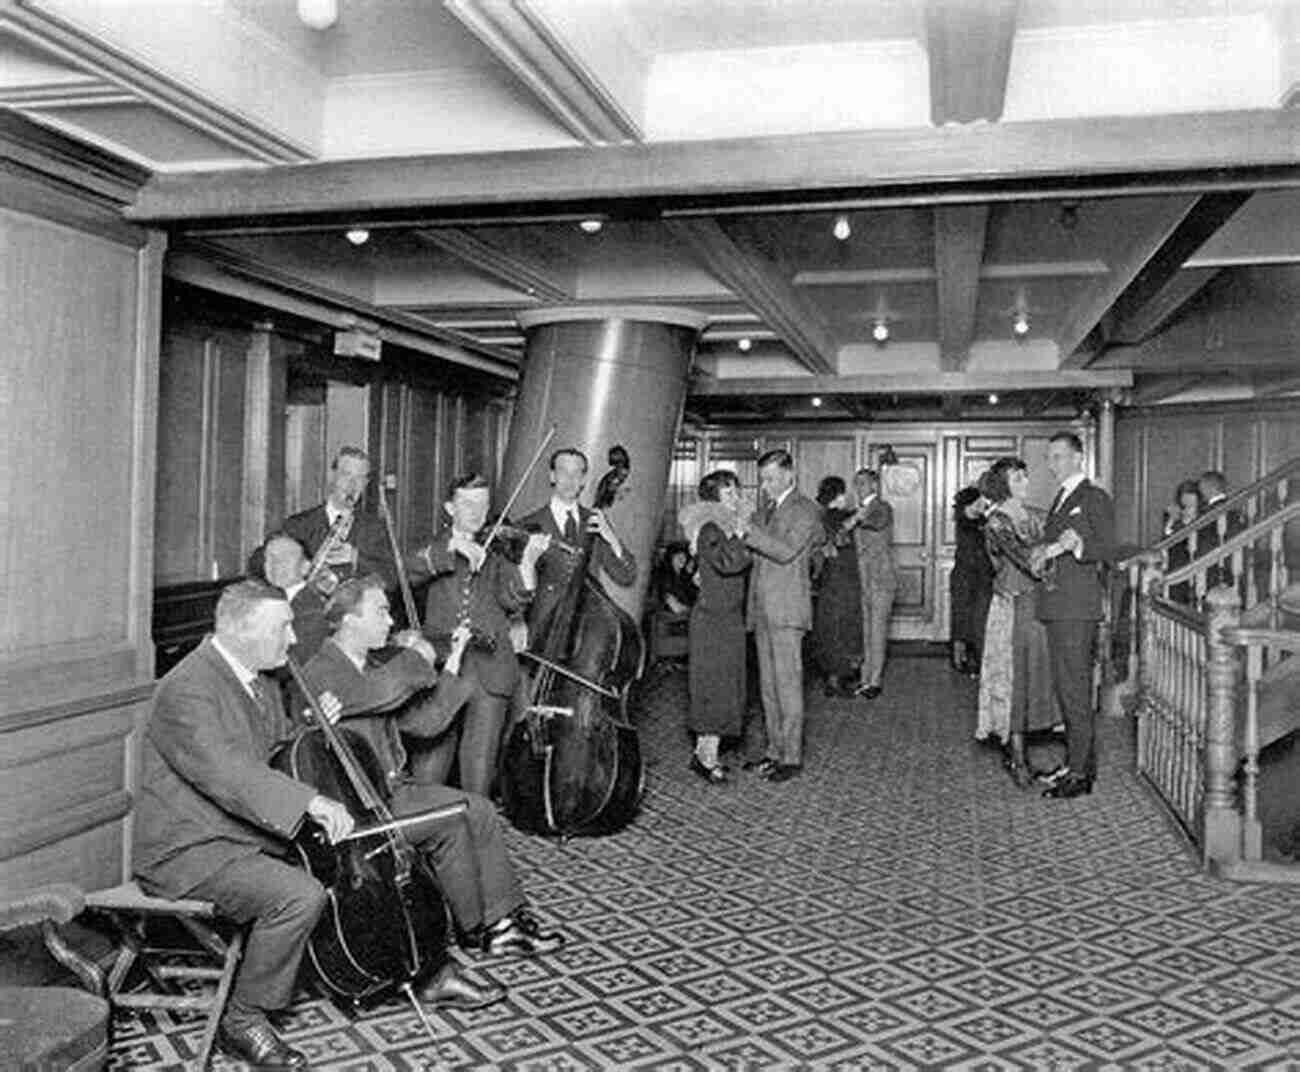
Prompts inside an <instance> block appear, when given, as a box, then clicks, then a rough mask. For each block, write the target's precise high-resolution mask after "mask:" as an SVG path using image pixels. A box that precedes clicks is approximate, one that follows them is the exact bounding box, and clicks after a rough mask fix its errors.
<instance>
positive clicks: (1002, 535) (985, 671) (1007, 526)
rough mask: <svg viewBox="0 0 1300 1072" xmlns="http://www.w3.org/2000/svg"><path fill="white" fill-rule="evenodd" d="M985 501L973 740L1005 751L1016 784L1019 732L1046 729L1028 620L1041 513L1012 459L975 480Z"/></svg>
mask: <svg viewBox="0 0 1300 1072" xmlns="http://www.w3.org/2000/svg"><path fill="white" fill-rule="evenodd" d="M980 491H981V493H982V494H983V495H984V497H985V498H986V499H987V500H988V501H989V502H990V504H991V505H990V507H989V510H988V513H987V515H986V517H987V520H986V521H985V526H984V538H985V542H986V543H987V545H988V551H989V557H990V558H991V559H992V560H993V565H994V569H995V570H996V573H995V575H994V578H993V598H992V601H991V602H990V604H989V616H988V624H987V627H986V630H985V635H984V660H983V664H982V666H981V668H980V695H979V723H978V726H977V728H976V730H975V737H976V739H977V740H981V741H982V740H986V739H988V738H990V737H998V738H1000V739H1001V740H1002V742H1003V743H1004V744H1005V745H1006V747H1007V767H1008V769H1009V770H1010V772H1011V777H1012V779H1013V780H1014V781H1015V783H1016V785H1018V786H1020V787H1021V788H1026V787H1028V786H1029V785H1030V784H1031V782H1032V778H1033V775H1032V773H1031V772H1030V770H1029V768H1028V764H1027V763H1026V761H1025V734H1026V732H1032V731H1035V730H1038V729H1046V728H1048V727H1050V726H1052V725H1054V724H1055V723H1056V722H1057V721H1058V719H1057V716H1056V696H1055V690H1054V689H1053V688H1052V673H1051V664H1050V661H1049V657H1048V651H1047V632H1046V630H1045V629H1044V628H1043V625H1042V623H1041V622H1039V621H1038V618H1037V617H1036V616H1035V614H1034V602H1035V590H1036V588H1037V586H1038V584H1039V582H1040V580H1041V578H1040V577H1039V576H1038V574H1036V573H1035V572H1034V570H1033V568H1032V566H1031V565H1030V555H1031V551H1032V549H1033V546H1034V544H1035V543H1037V542H1039V541H1040V539H1041V537H1042V532H1043V521H1044V519H1045V514H1044V512H1043V511H1042V510H1040V509H1038V508H1037V507H1033V506H1030V505H1029V504H1028V503H1027V502H1026V501H1025V499H1026V495H1027V493H1028V491H1029V467H1028V466H1027V465H1026V464H1025V463H1024V462H1023V461H1021V460H1020V459H1019V458H999V459H998V460H997V461H996V462H994V463H993V465H992V466H991V467H990V468H989V470H988V472H987V473H985V474H984V476H983V477H981V479H980Z"/></svg>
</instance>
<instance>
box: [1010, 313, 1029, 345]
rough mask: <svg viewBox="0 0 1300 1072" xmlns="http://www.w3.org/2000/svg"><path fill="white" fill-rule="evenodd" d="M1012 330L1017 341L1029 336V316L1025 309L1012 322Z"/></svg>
mask: <svg viewBox="0 0 1300 1072" xmlns="http://www.w3.org/2000/svg"><path fill="white" fill-rule="evenodd" d="M1011 330H1012V331H1013V332H1015V335H1016V338H1017V339H1023V338H1024V337H1025V336H1026V335H1028V334H1029V314H1028V313H1027V312H1025V311H1024V310H1023V309H1021V310H1019V311H1018V312H1017V313H1016V318H1015V319H1014V320H1013V321H1012V322H1011Z"/></svg>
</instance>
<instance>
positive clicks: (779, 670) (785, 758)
mask: <svg viewBox="0 0 1300 1072" xmlns="http://www.w3.org/2000/svg"><path fill="white" fill-rule="evenodd" d="M758 479H759V484H760V486H761V487H762V489H763V492H764V494H765V495H766V496H767V505H766V506H765V507H764V508H763V509H762V510H760V511H758V512H757V513H755V514H754V516H753V517H752V518H751V519H750V521H749V525H748V527H747V530H746V531H745V533H744V534H743V535H744V537H745V543H746V544H748V545H749V547H750V549H751V550H753V551H754V552H755V556H754V567H753V573H752V574H751V575H750V581H749V606H748V608H747V614H746V618H747V622H746V625H747V627H748V628H749V630H750V631H752V632H753V633H754V641H755V645H756V646H757V648H758V674H759V684H760V689H761V692H762V695H763V723H764V726H765V728H766V730H767V751H766V754H765V757H764V759H763V760H762V762H760V763H759V764H758V773H759V776H760V777H763V778H766V779H767V780H768V781H770V782H784V781H787V780H788V779H790V778H793V777H794V776H795V775H797V774H798V773H799V771H800V770H801V769H802V767H803V637H804V634H805V633H806V632H807V631H808V629H809V628H810V627H811V625H812V594H811V584H810V581H809V570H808V556H809V555H810V554H811V553H812V550H813V548H814V546H815V545H816V543H817V541H818V539H819V537H820V535H821V531H822V526H821V512H820V511H819V510H818V509H817V504H816V503H814V502H813V501H812V500H811V499H809V498H808V497H807V496H806V495H802V494H801V493H800V492H799V491H798V490H797V489H796V488H795V486H794V459H793V458H791V457H790V452H789V451H787V450H769V451H768V452H767V453H766V454H764V455H763V456H762V457H761V458H759V459H758Z"/></svg>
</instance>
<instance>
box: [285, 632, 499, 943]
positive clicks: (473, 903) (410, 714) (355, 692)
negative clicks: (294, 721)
mask: <svg viewBox="0 0 1300 1072" xmlns="http://www.w3.org/2000/svg"><path fill="white" fill-rule="evenodd" d="M303 675H304V676H305V677H306V678H307V680H308V681H309V682H310V683H311V686H312V688H313V690H314V691H316V692H317V693H320V692H326V691H328V692H332V693H334V695H335V696H337V697H338V698H339V700H340V701H341V702H342V704H343V714H342V719H343V725H345V726H346V727H347V728H349V729H353V730H356V731H357V732H358V733H360V734H361V736H362V737H364V738H365V739H366V740H367V742H369V744H370V746H371V748H373V749H374V751H375V756H376V758H377V759H378V760H379V762H380V765H381V766H382V768H383V770H384V772H385V774H386V775H387V778H388V786H387V788H388V791H389V793H390V794H391V799H390V807H391V809H392V811H393V813H394V814H395V815H411V814H412V813H414V812H418V811H424V810H426V809H429V808H443V807H447V806H449V805H452V804H456V803H458V802H460V801H464V802H465V804H466V805H467V811H466V812H465V814H464V815H462V816H459V817H457V818H456V819H451V820H445V821H443V822H438V823H433V824H429V826H428V827H427V829H426V828H425V827H424V825H423V824H421V826H420V827H419V828H417V829H419V830H420V833H419V834H413V835H412V836H413V839H414V840H415V841H416V844H417V845H418V846H419V848H420V849H421V851H423V852H424V853H425V854H426V855H427V856H428V859H429V863H430V864H431V865H432V867H433V869H434V871H435V872H436V873H437V876H438V882H439V884H440V885H441V886H442V889H443V893H444V894H445V895H446V897H447V901H448V903H449V904H450V906H451V911H452V915H453V917H454V918H455V920H456V924H457V926H458V927H459V928H460V929H461V931H462V932H468V931H472V930H474V929H475V928H477V927H479V926H481V925H483V924H491V923H495V922H496V921H497V920H499V919H502V918H504V917H505V916H508V915H509V914H510V913H511V912H513V911H514V910H515V909H516V908H519V907H521V906H522V905H523V904H524V892H523V888H522V887H521V886H520V884H519V879H518V878H517V877H516V875H515V870H514V867H513V866H512V865H511V863H510V859H509V857H508V856H507V855H506V847H505V841H504V839H503V838H502V835H501V821H500V820H499V819H498V818H497V813H496V809H495V808H494V807H493V806H492V805H491V803H490V802H489V801H488V800H487V799H486V798H484V797H482V796H479V795H478V794H476V793H469V792H466V791H464V790H460V789H449V788H448V787H447V786H444V785H437V784H434V783H431V782H418V781H416V780H414V779H412V778H410V777H408V776H407V775H406V774H404V772H403V767H404V766H405V763H406V755H405V752H404V750H403V748H402V742H401V735H400V733H399V732H398V731H399V730H400V731H401V732H402V733H408V734H412V735H414V736H417V737H435V736H437V735H438V734H440V733H442V732H444V731H445V730H446V729H447V726H448V725H449V724H450V722H451V721H452V719H454V717H455V715H456V711H457V710H458V708H459V706H460V702H463V701H459V702H458V699H457V697H456V695H455V693H454V692H453V693H447V692H446V687H445V686H442V685H440V686H438V687H436V688H435V687H434V685H435V680H436V679H437V674H436V672H435V671H434V669H433V668H432V667H431V666H429V664H428V663H427V662H426V661H425V660H424V657H423V656H422V655H420V654H419V653H418V652H415V651H409V650H408V651H402V652H399V653H398V654H397V655H396V656H395V657H394V658H392V659H390V660H389V661H388V662H386V663H383V664H382V665H380V664H374V663H370V664H368V665H367V667H366V671H365V672H364V673H363V672H362V671H361V670H359V669H357V666H356V664H355V663H353V662H352V660H351V659H349V658H348V657H347V656H346V655H345V654H344V653H343V651H342V649H341V648H339V646H338V645H337V644H335V643H334V642H333V641H332V640H329V641H326V642H325V643H324V644H323V645H321V649H320V651H319V652H318V653H317V654H316V657H315V658H314V659H312V660H311V662H309V663H308V664H307V665H306V666H305V667H303ZM457 685H458V683H457V682H456V680H455V679H451V680H450V681H449V682H447V686H451V687H453V688H455V687H457Z"/></svg>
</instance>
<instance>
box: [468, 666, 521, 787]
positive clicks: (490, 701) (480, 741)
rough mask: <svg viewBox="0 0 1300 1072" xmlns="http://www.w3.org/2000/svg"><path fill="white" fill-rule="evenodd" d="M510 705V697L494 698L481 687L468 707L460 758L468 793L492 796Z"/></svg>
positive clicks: (477, 688)
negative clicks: (498, 756) (507, 711)
mask: <svg viewBox="0 0 1300 1072" xmlns="http://www.w3.org/2000/svg"><path fill="white" fill-rule="evenodd" d="M509 704H510V697H509V696H493V695H492V693H490V692H488V691H487V690H486V689H484V688H483V686H482V685H481V684H480V685H478V686H477V687H476V688H475V690H474V694H473V695H472V696H471V697H470V699H469V703H467V704H466V705H465V713H464V716H463V717H464V722H463V723H462V725H461V731H460V752H459V755H460V787H461V788H462V789H464V790H466V791H467V792H470V793H478V794H479V795H480V796H485V797H486V796H491V795H492V783H493V782H495V781H496V776H497V753H498V752H499V751H500V749H501V731H502V729H503V728H504V727H505V724H506V708H507V707H508V706H509Z"/></svg>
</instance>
